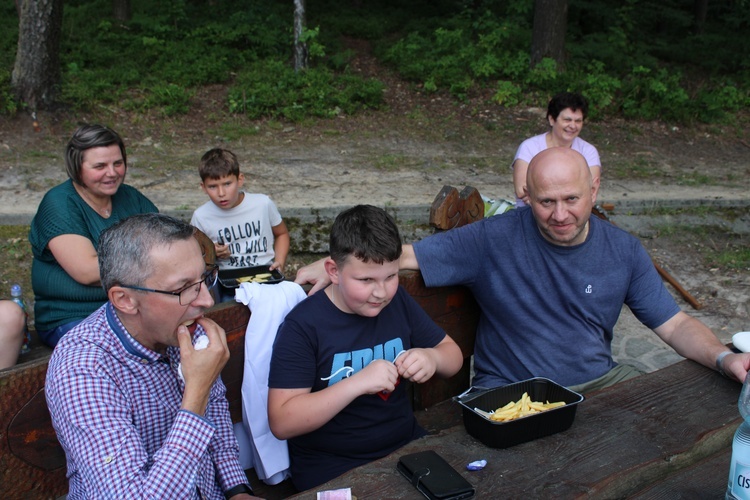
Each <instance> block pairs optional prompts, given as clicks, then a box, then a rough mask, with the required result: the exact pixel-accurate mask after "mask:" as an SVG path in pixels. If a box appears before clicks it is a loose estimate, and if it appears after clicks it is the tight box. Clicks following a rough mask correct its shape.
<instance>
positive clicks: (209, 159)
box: [198, 148, 240, 181]
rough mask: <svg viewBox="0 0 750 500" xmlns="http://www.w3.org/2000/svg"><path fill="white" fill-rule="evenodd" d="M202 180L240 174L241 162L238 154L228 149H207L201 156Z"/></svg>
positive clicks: (200, 171)
mask: <svg viewBox="0 0 750 500" xmlns="http://www.w3.org/2000/svg"><path fill="white" fill-rule="evenodd" d="M198 172H199V173H200V176H201V181H205V180H206V179H220V178H222V177H226V176H227V175H235V176H237V177H239V175H240V162H238V161H237V156H236V155H235V154H234V153H232V152H231V151H229V150H228V149H221V148H214V149H210V150H208V151H206V153H205V154H204V155H203V156H202V157H201V166H200V169H199V170H198Z"/></svg>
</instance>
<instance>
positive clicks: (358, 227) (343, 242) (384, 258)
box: [329, 205, 402, 265]
mask: <svg viewBox="0 0 750 500" xmlns="http://www.w3.org/2000/svg"><path fill="white" fill-rule="evenodd" d="M329 250H330V252H331V258H332V259H333V261H334V262H336V264H338V265H343V264H344V262H346V259H347V258H348V257H349V256H350V255H353V256H354V257H356V258H358V259H360V260H362V261H363V262H375V263H376V264H383V263H385V262H393V261H395V260H398V259H399V257H401V250H402V249H401V237H400V236H399V234H398V226H396V223H395V222H394V220H393V218H392V217H391V216H390V215H388V213H387V212H386V211H385V210H383V209H382V208H378V207H374V206H372V205H357V206H356V207H352V208H350V209H348V210H345V211H343V212H341V213H340V214H339V215H338V216H337V217H336V220H335V221H334V222H333V226H332V227H331V237H330V249H329Z"/></svg>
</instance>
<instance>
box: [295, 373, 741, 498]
mask: <svg viewBox="0 0 750 500" xmlns="http://www.w3.org/2000/svg"><path fill="white" fill-rule="evenodd" d="M740 389H741V385H740V384H738V383H737V382H734V381H731V380H728V379H725V378H723V377H722V376H721V375H719V374H718V373H716V372H714V371H712V370H709V369H707V368H705V367H703V366H700V365H699V364H697V363H695V362H693V361H688V360H686V361H681V362H679V363H676V364H674V365H671V366H668V367H666V368H663V369H661V370H658V371H655V372H653V373H649V374H646V375H643V376H640V377H637V378H634V379H631V380H628V381H626V382H622V383H620V384H617V385H615V386H612V387H610V388H607V389H603V390H600V391H597V392H593V393H590V394H588V395H586V400H585V401H583V402H582V403H580V404H579V405H578V409H577V413H576V417H575V421H574V422H573V425H572V426H571V427H570V429H568V430H566V431H564V432H561V433H558V434H554V435H552V436H547V437H544V438H540V439H537V440H535V441H531V442H527V443H524V444H520V445H518V446H514V447H511V448H506V449H493V448H489V447H487V446H485V445H483V444H482V443H481V442H480V441H478V440H477V439H475V438H473V437H471V436H469V435H468V434H467V433H466V430H465V429H464V426H463V424H462V423H459V424H458V425H454V426H452V427H450V428H448V429H447V430H444V431H440V432H438V433H437V434H435V435H430V436H427V437H425V438H422V439H419V440H416V441H414V442H412V443H410V444H408V445H407V446H405V447H403V448H401V449H399V450H398V451H396V452H394V453H392V454H391V455H389V456H387V457H385V458H382V459H380V460H377V461H375V462H372V463H370V464H367V465H364V466H362V467H359V468H356V469H354V470H352V471H349V472H348V473H346V474H344V475H342V476H340V477H338V478H336V479H334V480H332V481H329V482H328V483H325V484H324V485H322V486H320V487H318V488H315V491H322V490H331V489H338V488H346V487H350V488H351V489H352V494H353V495H355V496H356V497H357V499H358V500H364V499H370V498H372V499H376V498H377V499H380V498H389V499H415V500H416V499H419V498H423V497H422V496H421V494H419V493H418V492H417V491H416V490H415V489H414V487H412V486H411V484H410V483H408V482H407V481H406V479H404V478H403V477H402V476H401V475H400V474H399V473H398V472H397V471H396V463H397V462H398V459H399V457H400V456H402V455H405V454H408V453H414V452H418V451H423V450H435V451H436V452H437V453H439V454H440V455H441V456H443V457H444V458H445V459H446V460H447V461H448V462H450V464H451V465H453V467H455V468H456V470H458V471H459V472H460V473H461V474H462V475H463V476H464V477H465V478H466V479H468V480H469V482H471V483H472V484H473V485H474V487H475V488H476V498H520V497H526V498H582V497H585V498H624V497H627V498H723V495H724V491H725V490H726V486H727V477H728V475H729V460H730V456H731V443H732V437H733V435H734V432H735V430H736V429H737V427H738V426H739V424H740V423H741V417H740V415H739V411H738V409H737V398H738V396H739V393H740ZM440 407H442V408H440ZM427 411H432V412H433V413H437V412H442V413H443V418H445V416H446V414H448V413H452V414H453V415H454V418H456V421H457V422H461V417H460V412H461V409H460V405H458V404H457V403H454V402H451V401H446V402H444V403H441V404H440V405H438V406H437V407H434V408H432V409H428V410H427ZM422 417H424V415H422ZM479 459H485V460H487V466H486V467H485V468H484V469H483V470H481V471H476V472H469V471H467V470H466V464H468V463H469V462H472V461H474V460H479ZM294 498H315V495H314V492H313V491H312V490H310V491H308V492H303V493H300V494H298V495H296V496H295V497H294Z"/></svg>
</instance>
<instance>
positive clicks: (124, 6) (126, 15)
mask: <svg viewBox="0 0 750 500" xmlns="http://www.w3.org/2000/svg"><path fill="white" fill-rule="evenodd" d="M112 17H114V18H115V21H120V22H123V23H125V22H128V21H130V0H112Z"/></svg>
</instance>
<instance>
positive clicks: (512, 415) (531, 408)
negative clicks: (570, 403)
mask: <svg viewBox="0 0 750 500" xmlns="http://www.w3.org/2000/svg"><path fill="white" fill-rule="evenodd" d="M560 406H565V402H564V401H557V402H555V403H550V402H549V401H546V402H544V403H540V402H538V401H532V400H531V398H530V397H529V394H528V393H526V392H524V393H523V395H522V396H521V399H519V400H518V401H511V402H510V403H508V404H507V405H505V406H501V407H500V408H498V409H497V410H495V411H494V412H492V413H490V414H489V418H490V420H495V421H498V422H507V421H508V420H515V419H517V418H521V417H525V416H527V415H533V414H534V413H540V412H543V411H547V410H551V409H552V408H558V407H560Z"/></svg>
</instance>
